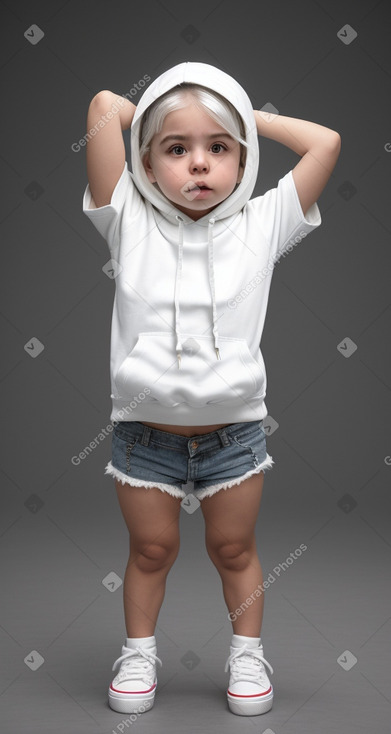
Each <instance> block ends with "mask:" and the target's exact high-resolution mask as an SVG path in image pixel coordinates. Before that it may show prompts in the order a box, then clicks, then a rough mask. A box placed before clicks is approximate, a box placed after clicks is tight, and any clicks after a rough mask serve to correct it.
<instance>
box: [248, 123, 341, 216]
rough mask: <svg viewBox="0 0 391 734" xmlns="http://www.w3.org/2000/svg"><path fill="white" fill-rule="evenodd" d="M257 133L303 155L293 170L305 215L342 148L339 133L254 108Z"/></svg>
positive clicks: (328, 176)
mask: <svg viewBox="0 0 391 734" xmlns="http://www.w3.org/2000/svg"><path fill="white" fill-rule="evenodd" d="M254 117H255V121H256V125H257V131H258V135H263V136H264V137H265V138H270V139H271V140H276V141H277V142H278V143H282V144H283V145H286V146H287V147H288V148H290V149H291V150H294V151H295V153H298V155H300V156H302V158H301V160H300V161H299V162H298V163H297V164H296V166H295V167H294V169H293V171H292V173H293V179H294V182H295V186H296V190H297V193H298V196H299V200H300V204H301V208H302V210H303V213H304V215H305V214H306V212H307V210H308V209H309V208H310V206H312V204H314V203H315V202H316V201H317V200H318V198H319V196H320V194H321V193H322V191H323V189H324V187H325V186H326V184H327V181H328V180H329V178H330V176H331V174H332V172H333V169H334V166H335V164H336V162H337V160H338V156H339V154H340V150H341V136H340V135H339V133H337V132H336V131H335V130H331V129H330V128H328V127H324V126H323V125H318V124H317V123H315V122H307V121H306V120H300V119H298V118H295V117H283V116H282V115H271V114H269V113H267V112H262V111H261V110H254Z"/></svg>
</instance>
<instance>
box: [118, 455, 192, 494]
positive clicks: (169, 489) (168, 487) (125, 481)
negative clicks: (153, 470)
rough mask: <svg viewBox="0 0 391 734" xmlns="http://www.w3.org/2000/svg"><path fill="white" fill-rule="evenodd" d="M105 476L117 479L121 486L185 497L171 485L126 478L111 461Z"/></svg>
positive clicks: (180, 490)
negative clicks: (153, 489)
mask: <svg viewBox="0 0 391 734" xmlns="http://www.w3.org/2000/svg"><path fill="white" fill-rule="evenodd" d="M105 474H111V476H113V477H115V478H116V479H119V481H120V482H122V484H130V485H131V486H132V487H145V488H146V489H150V488H151V487H157V488H158V489H161V491H162V492H168V494H171V496H172V497H179V498H180V499H183V498H184V497H186V492H184V491H183V489H180V488H179V487H175V486H173V485H171V484H164V483H163V482H147V481H145V480H144V479H136V478H135V477H128V476H127V475H126V474H124V473H123V472H122V471H119V469H116V468H115V467H114V466H113V465H112V463H111V461H109V463H108V464H107V466H106V468H105Z"/></svg>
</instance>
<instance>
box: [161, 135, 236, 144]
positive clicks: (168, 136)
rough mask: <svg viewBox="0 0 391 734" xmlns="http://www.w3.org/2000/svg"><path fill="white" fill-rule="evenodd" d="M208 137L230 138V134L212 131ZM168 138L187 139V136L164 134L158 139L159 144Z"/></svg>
mask: <svg viewBox="0 0 391 734" xmlns="http://www.w3.org/2000/svg"><path fill="white" fill-rule="evenodd" d="M207 137H208V138H231V139H232V135H229V134H228V133H213V134H212V135H208V136H207ZM168 140H188V136H186V135H166V137H165V138H163V140H161V141H160V143H159V145H163V144H164V143H166V142H167V141H168Z"/></svg>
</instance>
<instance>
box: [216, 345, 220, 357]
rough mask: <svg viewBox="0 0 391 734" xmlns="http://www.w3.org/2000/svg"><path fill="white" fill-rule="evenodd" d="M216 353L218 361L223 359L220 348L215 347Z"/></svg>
mask: <svg viewBox="0 0 391 734" xmlns="http://www.w3.org/2000/svg"><path fill="white" fill-rule="evenodd" d="M215 351H216V356H217V359H221V357H220V349H219V348H218V347H215Z"/></svg>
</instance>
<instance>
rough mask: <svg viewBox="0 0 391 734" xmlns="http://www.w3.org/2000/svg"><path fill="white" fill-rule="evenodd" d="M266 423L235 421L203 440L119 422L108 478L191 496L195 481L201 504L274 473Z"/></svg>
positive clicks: (194, 491) (107, 467)
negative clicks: (262, 473)
mask: <svg viewBox="0 0 391 734" xmlns="http://www.w3.org/2000/svg"><path fill="white" fill-rule="evenodd" d="M262 423H263V421H259V420H257V421H250V422H245V423H231V424H230V425H229V426H225V428H219V429H218V430H217V431H212V432H210V433H203V434H201V435H199V436H197V435H195V436H191V437H188V436H181V435H178V434H175V433H169V432H167V431H160V430H158V429H156V428H151V427H150V426H146V425H144V423H139V422H138V421H121V422H119V423H115V424H114V429H113V433H112V459H111V461H109V463H108V464H107V466H106V469H105V474H111V475H112V476H113V477H115V479H119V480H120V481H121V482H122V483H123V484H125V483H127V484H130V485H132V486H135V487H146V488H149V487H158V488H159V489H161V490H162V491H163V492H168V493H169V494H171V495H172V496H173V497H180V498H183V497H186V492H185V491H184V490H183V489H182V485H183V484H187V483H188V482H193V483H194V489H193V490H192V494H193V495H194V496H195V497H197V499H198V500H201V499H203V498H204V497H210V496H211V495H213V494H215V492H218V491H219V490H220V489H228V488H229V487H232V486H233V485H235V484H240V482H242V481H243V480H244V479H247V478H248V477H250V476H251V475H252V474H257V473H258V472H260V471H265V469H271V468H272V466H273V464H274V461H273V459H272V457H271V456H269V454H268V453H267V451H266V434H265V431H264V430H263V426H262Z"/></svg>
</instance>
